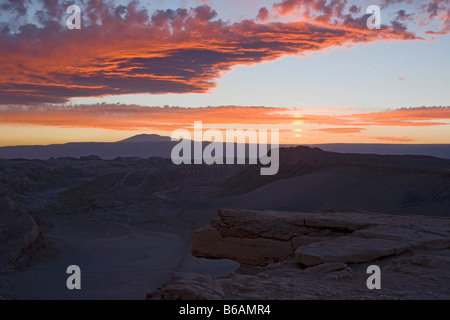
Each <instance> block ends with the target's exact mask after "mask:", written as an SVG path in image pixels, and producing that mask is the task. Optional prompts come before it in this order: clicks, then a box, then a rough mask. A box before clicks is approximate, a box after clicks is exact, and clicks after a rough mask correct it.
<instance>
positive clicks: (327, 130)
mask: <svg viewBox="0 0 450 320" xmlns="http://www.w3.org/2000/svg"><path fill="white" fill-rule="evenodd" d="M365 130H366V129H364V128H323V129H313V130H309V131H320V132H325V133H360V132H363V131H365Z"/></svg>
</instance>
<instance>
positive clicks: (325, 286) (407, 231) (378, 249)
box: [148, 210, 450, 299]
mask: <svg viewBox="0 0 450 320" xmlns="http://www.w3.org/2000/svg"><path fill="white" fill-rule="evenodd" d="M449 249H450V219H447V218H431V217H419V216H389V215H384V214H375V213H364V212H346V213H321V214H320V213H318V214H310V213H283V212H273V211H271V212H256V211H239V210H221V211H219V218H218V219H215V220H213V221H212V223H211V225H208V226H206V227H203V228H201V229H199V230H197V231H196V232H195V233H194V236H193V239H192V253H193V255H194V256H196V257H199V258H209V259H231V260H234V261H237V262H239V263H241V267H240V268H239V269H238V270H237V271H236V273H234V274H231V275H229V276H223V277H211V276H205V275H193V274H190V275H179V274H178V275H175V276H174V277H173V278H172V279H171V280H170V281H169V282H167V283H166V284H165V285H163V287H162V288H160V289H159V290H157V291H156V292H153V293H151V294H149V295H148V298H150V299H241V298H243V299H321V298H336V299H359V298H386V299H392V298H405V299H421V298H423V299H427V298H433V299H436V298H438V299H440V298H442V299H448V298H450V289H448V288H450V272H449V271H448V270H449V268H448V267H449V266H450V250H449ZM372 264H376V265H379V266H380V267H382V277H383V283H384V284H385V285H384V287H383V289H382V290H379V291H376V292H374V291H370V290H368V288H367V286H366V280H367V277H368V275H367V274H366V270H367V267H368V266H369V265H372Z"/></svg>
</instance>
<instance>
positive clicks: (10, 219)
mask: <svg viewBox="0 0 450 320" xmlns="http://www.w3.org/2000/svg"><path fill="white" fill-rule="evenodd" d="M45 245H46V244H45V241H44V239H43V237H42V234H41V232H40V229H39V226H38V224H37V223H36V221H35V220H34V219H33V218H32V217H31V215H30V214H29V213H28V210H27V209H26V208H24V207H23V206H21V205H19V204H18V203H17V202H15V201H14V200H13V199H11V198H10V197H9V195H8V192H7V190H5V189H3V190H0V273H7V272H12V271H14V270H15V269H17V268H21V267H24V266H26V265H28V264H30V261H29V260H30V259H32V258H33V257H32V256H33V255H35V254H36V253H37V252H38V251H39V250H40V249H41V248H42V247H44V246H45Z"/></svg>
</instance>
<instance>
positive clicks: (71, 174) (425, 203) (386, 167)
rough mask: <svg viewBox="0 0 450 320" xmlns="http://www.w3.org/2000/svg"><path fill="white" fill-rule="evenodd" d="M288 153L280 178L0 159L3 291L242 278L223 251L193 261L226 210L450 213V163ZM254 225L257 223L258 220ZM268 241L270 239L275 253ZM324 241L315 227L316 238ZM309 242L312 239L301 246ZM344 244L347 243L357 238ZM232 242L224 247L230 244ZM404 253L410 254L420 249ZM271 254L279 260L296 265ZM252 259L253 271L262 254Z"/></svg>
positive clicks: (131, 288)
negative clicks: (79, 277)
mask: <svg viewBox="0 0 450 320" xmlns="http://www.w3.org/2000/svg"><path fill="white" fill-rule="evenodd" d="M124 143H127V142H124ZM132 143H141V142H139V141H137V142H132ZM280 157H281V158H280V172H279V174H278V175H277V176H274V177H267V176H266V177H264V176H261V175H260V170H259V167H258V166H249V165H223V166H217V165H216V166H207V165H192V166H176V165H174V164H173V163H172V162H171V160H170V159H163V158H148V159H146V158H115V159H112V160H104V159H101V158H100V157H98V156H86V157H81V158H70V157H64V158H51V159H49V160H25V159H10V160H6V159H0V184H1V185H2V190H3V191H2V193H1V197H0V198H1V199H0V200H1V201H0V217H1V218H0V228H1V233H0V248H1V250H0V269H1V270H2V271H1V273H0V296H2V297H4V298H5V299H80V298H84V299H107V298H109V299H111V298H112V299H141V298H142V297H144V296H145V294H146V293H147V292H149V291H152V290H155V289H157V288H158V287H160V286H161V284H162V283H164V282H165V281H167V280H168V279H170V278H171V277H172V276H173V275H174V274H175V273H180V272H181V273H185V272H196V273H199V274H202V275H203V276H204V277H210V276H211V279H215V278H214V277H215V276H217V275H225V274H229V273H230V272H234V271H235V270H236V268H237V266H238V265H239V263H238V262H235V261H237V260H236V259H235V261H233V260H230V257H228V256H227V255H226V254H225V253H226V252H225V253H224V252H222V253H220V252H221V251H217V248H215V247H214V248H211V250H210V252H211V254H212V255H214V254H216V255H217V254H219V253H220V254H223V256H217V257H216V256H212V257H214V258H221V259H220V260H219V259H214V260H213V259H205V258H201V259H198V258H194V257H193V256H192V255H191V254H190V247H191V242H192V239H193V233H194V230H196V229H198V228H200V227H202V226H204V225H206V224H208V223H209V222H210V221H211V219H212V218H214V217H215V216H217V209H218V208H231V209H246V210H257V211H265V210H274V211H289V212H294V213H295V212H311V214H312V213H319V214H322V215H329V216H330V217H331V216H333V215H334V214H335V213H337V212H349V214H352V213H358V212H361V211H363V212H379V213H385V214H390V215H399V214H402V215H421V216H430V217H431V216H442V217H448V216H449V213H450V179H449V178H450V173H449V172H450V171H449V169H450V160H445V159H438V158H433V157H427V156H378V155H355V154H339V153H330V152H324V151H322V150H320V149H317V148H307V147H296V148H289V149H281V150H280ZM243 219H244V217H243ZM432 219H434V218H432ZM265 221H266V222H267V223H268V226H270V223H271V222H270V221H268V220H265ZM392 221H394V220H392ZM273 223H275V224H276V223H278V222H273ZM242 224H243V225H247V227H248V228H252V225H253V224H252V223H251V219H250V220H249V221H247V222H245V221H243V222H242ZM386 225H388V224H386ZM391 227H392V228H394V226H391ZM220 229H221V231H220V232H225V234H226V232H234V231H233V230H231V229H230V230H228V231H227V230H225V229H224V228H223V227H221V228H220ZM386 230H387V231H386V232H387V233H391V232H392V233H396V232H398V231H399V230H397V229H395V228H394V229H392V230H391V231H389V230H390V229H386ZM213 231H214V230H211V229H210V230H209V232H213ZM357 231H358V232H359V230H356V231H352V230H335V229H332V230H329V229H326V230H322V231H320V232H319V231H317V232H318V234H317V237H319V238H320V239H322V237H323V236H324V235H327V237H329V238H327V239H328V240H334V239H333V238H334V237H341V236H349V235H351V236H353V233H355V234H357ZM247 232H249V233H251V230H250V231H249V230H247ZM256 232H260V231H258V229H257V230H256ZM267 232H269V233H270V230H269V229H268V231H267ZM286 232H287V231H286ZM327 232H328V233H329V234H328V233H327ZM196 234H197V233H196ZM268 235H269V238H268V239H265V238H264V239H265V240H262V242H261V243H264V242H267V244H268V246H269V244H270V246H271V245H272V244H273V243H272V242H273V239H270V234H268ZM209 236H210V235H208V237H207V239H212V238H209ZM315 236H316V235H315V234H314V232H312V233H311V234H310V235H309V237H311V238H312V239H309V240H308V241H312V242H313V239H314V237H315ZM238 238H240V236H239V237H238ZM196 239H197V238H196V237H194V240H195V241H197V240H196ZM305 239H308V238H307V237H305V235H303V236H302V240H301V241H307V240H305ZM369 240H370V239H369ZM387 240H389V239H384V241H387ZM208 241H209V240H208ZM249 241H250V242H249V243H252V241H256V240H255V239H250V240H249ZM258 241H259V240H258ZM295 241H297V240H295ZM336 241H337V240H336ZM339 241H343V243H341V245H342V246H347V245H349V243H347V241H348V242H350V243H351V242H352V239H350V240H348V239H347V238H343V239H341V240H339ZM371 241H372V240H371ZM373 241H375V240H373ZM376 241H381V240H376ZM369 242H370V241H369ZM258 243H260V242H258ZM337 243H338V244H339V243H340V242H337ZM383 243H384V242H383ZM282 244H284V245H285V246H286V245H287V243H285V242H283V243H282ZM385 244H386V243H385ZM390 244H392V243H390ZM390 244H389V245H390ZM228 245H230V244H229V243H228V242H225V243H223V244H221V246H224V247H223V248H224V249H225V248H226V246H228ZM273 245H274V247H273V249H272V250H273V251H276V252H278V253H283V255H286V256H287V255H292V253H291V252H290V251H286V250H287V249H286V247H279V246H277V245H275V244H273ZM396 245H397V244H395V246H394V247H393V248H392V247H389V246H388V249H387V250H388V252H390V251H392V250H394V251H396V250H400V249H402V248H397V246H396ZM268 246H266V247H264V246H263V247H262V249H264V248H265V249H264V250H266V249H267V248H268ZM287 248H288V249H289V246H287ZM313 249H314V247H313V248H311V249H309V250H313ZM404 249H405V250H406V252H405V253H403V254H402V256H403V255H407V254H409V253H408V252H410V251H408V250H410V248H409V247H408V248H404ZM258 250H259V249H258ZM258 250H256V249H255V250H254V254H257V253H258V252H259V251H258ZM316 250H318V251H321V250H325V248H324V247H320V246H319V248H316ZM333 250H334V249H333ZM262 254H263V255H266V254H267V253H262ZM293 256H295V254H294V255H293ZM444 256H445V255H444ZM205 257H208V256H207V255H205ZM209 258H210V257H209ZM222 258H225V259H222ZM266 258H267V262H266V263H268V264H269V265H272V264H273V263H281V264H283V265H285V264H286V263H288V262H289V261H291V262H292V261H295V260H294V259H291V260H289V259H288V260H280V259H272V258H273V257H272V258H270V257H266ZM246 259H248V260H249V261H245V265H246V267H247V266H248V265H252V264H254V263H253V262H251V261H253V260H255V259H256V260H257V259H259V258H258V257H257V256H252V255H249V256H248V257H247V258H246ZM311 259H312V258H311ZM385 259H391V257H387V258H385ZM272 260H273V261H272ZM277 261H278V262H277ZM383 261H385V260H384V259H383ZM239 262H243V261H239ZM340 263H347V261H344V262H340ZM348 263H350V262H348ZM73 264H76V265H79V266H80V268H81V270H82V274H83V290H81V292H71V291H69V290H67V288H66V286H65V282H66V279H67V275H66V268H67V267H68V266H69V265H73ZM253 267H258V268H259V267H262V266H253ZM253 267H252V268H253ZM265 268H266V267H265ZM297 269H298V268H296V269H295V270H297ZM240 270H243V267H242V268H240ZM352 270H356V269H355V268H354V266H352ZM297 271H298V270H297ZM421 272H423V274H422V275H424V274H427V272H426V271H423V270H422V271H421ZM364 277H365V275H364Z"/></svg>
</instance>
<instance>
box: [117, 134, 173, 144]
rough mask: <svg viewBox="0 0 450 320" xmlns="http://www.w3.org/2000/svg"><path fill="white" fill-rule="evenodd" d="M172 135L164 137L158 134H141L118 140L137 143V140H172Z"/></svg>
mask: <svg viewBox="0 0 450 320" xmlns="http://www.w3.org/2000/svg"><path fill="white" fill-rule="evenodd" d="M171 141H172V140H171V138H170V137H164V136H160V135H157V134H139V135H137V136H133V137H131V138H128V139H124V140H121V141H118V143H124V142H125V143H137V142H171Z"/></svg>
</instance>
